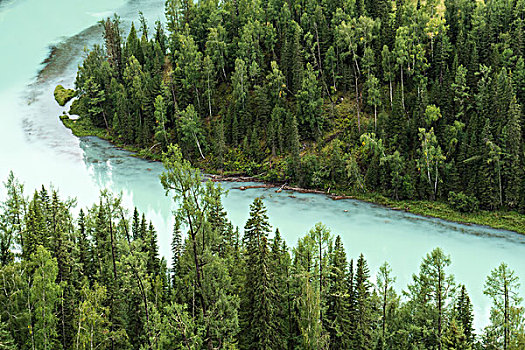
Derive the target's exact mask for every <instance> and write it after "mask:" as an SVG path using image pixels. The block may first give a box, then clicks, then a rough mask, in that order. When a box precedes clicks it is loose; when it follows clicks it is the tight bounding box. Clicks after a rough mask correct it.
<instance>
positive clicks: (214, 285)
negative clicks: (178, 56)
mask: <svg viewBox="0 0 525 350" xmlns="http://www.w3.org/2000/svg"><path fill="white" fill-rule="evenodd" d="M164 164H165V167H166V171H165V172H164V173H163V174H162V175H161V182H162V185H163V186H164V188H165V189H166V195H169V196H173V200H174V201H175V202H176V203H177V207H178V208H179V209H177V210H176V211H175V212H174V218H175V225H174V232H173V240H172V253H173V259H172V263H171V264H170V266H169V267H168V266H167V263H166V260H165V259H164V258H159V254H158V243H157V234H156V232H155V229H154V227H153V226H152V225H151V223H148V221H147V220H146V218H145V217H144V215H140V213H138V212H137V210H136V209H135V211H134V213H133V214H132V215H129V213H128V212H127V210H126V209H124V208H123V207H122V204H121V200H120V198H119V197H118V196H117V197H115V196H113V195H112V194H110V193H108V192H101V195H100V201H99V202H98V203H96V204H94V205H93V206H92V207H91V208H89V209H87V210H80V211H75V210H74V207H75V201H74V200H72V199H67V200H63V199H61V198H60V196H59V195H58V193H57V191H56V190H53V189H51V190H46V189H45V188H44V187H42V189H41V190H40V191H35V192H34V194H33V195H32V196H30V197H26V195H25V194H24V189H23V185H21V184H20V183H19V182H18V181H17V180H16V179H15V178H14V176H13V175H12V174H11V176H10V177H9V178H8V180H7V181H6V182H5V186H6V192H7V196H6V198H5V201H3V202H1V203H0V265H1V266H0V287H1V290H0V349H9V350H13V349H19V350H25V349H27V350H40V349H166V350H167V349H170V350H171V349H311V350H320V349H356V350H357V349H439V350H441V349H449V350H452V349H455V350H468V349H494V350H495V349H504V350H507V349H508V350H510V349H516V350H518V349H523V348H524V347H525V322H524V309H523V307H522V306H521V298H520V297H519V295H518V292H519V281H518V278H517V276H516V274H515V273H514V272H513V271H512V270H511V268H510V267H509V266H507V265H506V264H504V263H502V264H501V265H500V266H498V267H495V268H494V270H493V271H492V272H491V273H490V275H489V276H488V277H487V279H486V283H485V285H484V286H477V287H476V288H483V291H484V293H485V294H486V295H487V297H488V298H490V300H492V308H491V312H490V323H489V325H488V326H487V327H486V328H485V329H480V330H477V331H475V330H474V328H473V306H472V303H471V301H470V298H469V296H468V292H467V290H466V288H465V286H464V285H462V284H461V283H459V282H456V281H455V280H454V276H453V275H451V274H450V273H449V271H448V269H449V267H450V264H451V258H450V257H449V256H448V255H446V253H444V252H443V251H442V250H441V249H439V248H436V249H435V250H433V251H431V252H429V253H428V254H427V255H426V256H425V257H424V258H423V260H422V262H421V266H420V268H419V271H417V272H416V273H415V274H414V275H413V277H412V280H411V282H410V284H409V285H408V286H407V287H406V289H405V290H404V291H403V292H402V294H400V293H398V291H396V290H395V288H394V285H395V281H396V278H395V276H394V274H395V272H393V271H392V269H391V268H390V267H389V265H388V263H386V262H385V263H384V264H383V265H382V266H381V267H380V268H379V271H373V272H371V271H370V270H369V268H368V265H367V261H366V260H365V257H364V256H363V255H362V254H361V255H359V256H357V255H356V256H355V260H354V259H349V258H347V254H346V250H345V248H344V247H343V244H342V242H341V238H340V237H339V236H337V237H335V235H333V234H332V233H331V232H330V231H329V229H328V228H326V227H325V226H324V225H322V224H321V223H319V224H317V225H315V227H313V228H312V229H311V230H310V232H308V233H306V235H305V236H304V237H303V238H301V239H299V241H298V242H297V243H296V245H295V247H294V248H292V249H290V248H289V247H288V246H287V244H286V243H285V242H284V240H283V239H282V238H281V234H280V232H279V230H278V229H276V230H275V231H273V230H272V228H271V227H270V225H269V220H268V216H267V214H266V209H265V206H264V203H263V201H262V200H261V199H260V198H257V199H255V201H254V202H253V204H252V205H251V206H250V208H249V209H250V216H249V219H248V220H247V222H246V225H245V226H244V231H243V234H241V232H240V231H239V229H238V228H234V227H233V225H232V224H231V223H230V222H229V221H228V219H227V218H226V217H227V215H226V212H225V211H224V209H223V206H222V204H221V196H222V195H223V190H222V189H221V187H220V186H217V185H215V184H214V183H212V182H210V181H208V182H204V181H203V179H202V177H201V173H200V171H199V170H197V169H195V168H193V167H192V166H191V164H190V163H189V161H187V160H185V159H183V156H182V153H181V152H180V149H179V148H178V147H176V146H170V147H169V148H168V152H167V153H166V156H165V158H164ZM246 210H248V208H246ZM350 251H353V249H352V248H351V247H350ZM414 269H416V267H414Z"/></svg>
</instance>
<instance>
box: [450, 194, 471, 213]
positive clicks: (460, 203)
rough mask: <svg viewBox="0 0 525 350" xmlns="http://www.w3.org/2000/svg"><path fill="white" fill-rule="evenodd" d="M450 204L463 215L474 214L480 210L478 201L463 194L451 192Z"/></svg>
mask: <svg viewBox="0 0 525 350" xmlns="http://www.w3.org/2000/svg"><path fill="white" fill-rule="evenodd" d="M448 202H449V203H450V205H451V206H452V208H454V209H455V210H457V211H459V212H462V213H472V212H474V211H476V210H478V201H477V200H476V198H474V197H472V196H469V195H466V194H464V193H463V192H459V193H456V192H454V191H451V192H450V193H449V194H448Z"/></svg>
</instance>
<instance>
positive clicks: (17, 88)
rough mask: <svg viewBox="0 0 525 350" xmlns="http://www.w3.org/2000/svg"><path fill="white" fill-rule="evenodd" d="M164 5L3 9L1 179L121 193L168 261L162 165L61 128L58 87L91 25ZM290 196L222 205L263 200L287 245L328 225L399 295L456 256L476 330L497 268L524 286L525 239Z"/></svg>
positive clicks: (236, 216) (235, 197)
mask: <svg viewBox="0 0 525 350" xmlns="http://www.w3.org/2000/svg"><path fill="white" fill-rule="evenodd" d="M162 7H163V1H162V0H160V1H159V0H149V1H146V0H145V1H141V2H140V1H130V2H128V3H125V2H124V1H122V0H90V1H80V0H48V1H42V0H15V1H14V2H13V1H8V2H5V3H3V4H2V5H0V179H5V178H6V177H7V174H8V172H9V171H10V170H13V171H14V172H15V174H16V175H17V176H18V177H19V178H20V180H22V181H23V182H24V183H26V187H27V191H26V192H28V193H30V192H31V191H32V190H33V189H34V188H35V187H38V186H39V185H40V184H42V183H44V184H49V183H51V182H52V183H53V184H54V185H55V187H58V188H59V189H60V191H61V193H62V195H63V196H75V197H77V198H78V201H79V205H80V206H86V205H88V204H91V203H92V202H94V201H95V200H96V198H97V196H98V191H99V189H100V188H110V189H111V190H113V191H115V192H121V191H122V192H123V195H124V199H125V203H126V205H128V206H129V207H130V208H132V207H133V206H134V205H136V206H137V207H138V208H139V209H140V210H141V211H145V212H146V214H147V215H148V217H149V218H151V219H152V220H153V222H154V224H155V226H156V228H157V230H158V231H159V244H160V251H161V253H162V254H163V255H164V256H167V257H169V246H170V236H171V225H172V220H171V215H170V212H171V203H170V200H169V199H167V198H166V197H164V192H163V190H162V188H161V186H160V184H159V182H158V174H160V172H161V171H162V167H161V165H160V164H158V163H150V162H146V161H142V160H139V159H136V158H132V157H129V154H128V153H127V152H125V151H122V150H118V149H116V148H114V147H112V146H111V145H109V144H108V143H107V142H104V141H101V140H98V139H93V138H86V139H83V140H78V139H77V138H75V137H74V136H72V135H71V133H70V132H69V130H67V129H65V128H64V127H63V126H62V124H61V123H60V121H59V120H58V118H57V116H58V115H59V114H61V113H62V111H63V108H60V107H58V105H57V104H56V103H55V102H54V100H53V96H52V91H53V89H54V86H55V85H56V84H57V83H61V84H64V85H66V86H71V85H72V82H73V79H74V75H75V70H76V66H77V65H78V62H79V60H80V58H81V55H82V48H83V47H84V46H85V45H88V46H89V45H91V44H92V43H94V42H96V41H99V39H100V33H99V32H97V30H96V29H95V28H93V27H92V26H93V25H94V24H95V23H96V22H97V21H98V20H99V19H101V17H103V16H108V15H111V14H112V13H113V12H114V11H117V12H118V13H119V14H120V15H121V17H122V18H123V20H124V24H125V25H127V24H129V19H131V18H136V15H137V12H138V10H139V9H141V10H142V11H144V13H145V15H146V17H147V18H149V19H150V25H151V26H153V22H154V21H155V20H156V19H161V18H162ZM88 28H91V29H88ZM79 33H80V34H79ZM77 34H78V35H77ZM73 36H74V37H73ZM51 44H59V47H60V48H61V50H60V51H59V53H58V54H57V56H56V57H55V59H54V60H53V63H52V65H51V66H49V68H48V69H47V70H46V71H45V72H44V73H43V74H41V76H40V79H38V80H36V79H35V77H36V76H37V73H38V71H39V70H40V68H42V67H41V66H40V62H42V61H43V60H44V59H45V58H46V57H47V56H48V53H49V46H50V45H51ZM224 186H225V187H227V188H230V187H232V186H236V185H232V184H225V185H224ZM0 195H3V192H0ZM289 195H290V194H288V193H280V194H277V193H275V192H274V190H258V189H257V190H255V189H254V190H247V191H244V192H242V191H238V190H231V191H230V193H229V195H228V196H227V197H226V198H225V200H224V204H225V207H226V209H227V210H228V212H229V215H230V218H231V220H232V221H233V222H234V224H236V225H239V226H243V225H244V222H245V221H246V219H247V217H248V211H249V204H250V203H251V202H252V201H253V199H254V198H255V197H256V196H263V197H264V201H265V204H266V205H267V207H268V213H269V216H270V219H271V223H272V225H273V227H274V228H275V227H279V229H280V231H281V233H282V234H283V236H284V237H285V238H286V240H287V242H288V244H289V245H293V244H295V242H296V241H297V239H298V238H299V237H300V236H302V235H303V234H304V233H305V232H307V231H308V230H309V229H310V228H311V227H312V226H313V225H314V224H315V223H316V222H319V221H322V222H323V223H325V224H326V225H327V226H328V227H330V228H331V230H332V232H333V233H334V234H339V235H341V236H342V238H343V241H344V244H345V247H346V249H347V252H348V253H349V255H350V256H351V257H354V258H355V257H356V256H357V255H358V254H359V253H361V252H362V253H364V254H365V256H366V258H367V259H368V262H369V264H370V268H371V271H372V272H375V271H376V270H377V268H378V266H379V265H381V264H382V262H383V261H385V260H387V261H388V262H389V263H390V264H391V265H392V268H393V271H394V273H395V274H396V275H397V277H398V282H397V287H398V288H397V289H398V291H400V290H401V289H402V288H405V287H406V284H407V283H408V282H409V281H410V279H411V275H412V274H413V273H415V272H417V270H418V268H419V264H420V262H421V259H422V257H423V256H424V255H425V254H426V253H428V252H429V251H430V250H432V249H433V248H435V247H437V246H440V247H442V248H443V249H444V250H445V251H446V252H447V253H449V254H451V255H452V266H451V269H450V271H451V272H452V273H454V274H455V275H456V280H457V281H459V282H461V283H465V284H466V286H467V288H468V290H469V293H470V294H471V296H472V300H473V302H474V305H475V313H476V319H475V324H476V326H477V327H478V328H480V327H483V326H484V325H486V324H487V321H488V307H489V300H488V298H486V297H485V296H484V295H483V293H482V289H483V284H484V280H485V278H486V276H487V275H488V273H489V271H490V270H491V269H492V268H494V267H496V266H497V265H498V264H499V263H500V262H501V261H505V262H507V263H508V264H509V265H510V266H511V268H513V269H514V270H516V271H517V273H518V275H519V277H520V279H521V280H522V281H523V282H524V283H525V236H521V235H518V234H515V233H510V232H502V231H497V230H491V229H486V228H481V227H469V226H464V225H457V224H452V223H448V222H444V221H441V220H433V219H427V218H422V217H418V216H415V215H411V214H406V213H402V212H396V211H392V210H387V209H385V208H382V207H379V206H375V205H371V204H367V203H362V202H358V201H352V200H344V201H332V200H330V199H328V198H326V197H324V196H318V195H307V194H294V196H296V198H290V197H289ZM344 210H347V211H348V212H344ZM522 295H524V296H525V288H522Z"/></svg>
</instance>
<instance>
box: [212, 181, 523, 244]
mask: <svg viewBox="0 0 525 350" xmlns="http://www.w3.org/2000/svg"><path fill="white" fill-rule="evenodd" d="M207 177H208V178H209V179H210V180H211V181H213V182H237V183H243V182H255V183H261V185H254V186H239V187H234V188H233V189H236V190H241V191H245V190H249V189H258V188H267V189H270V188H278V189H277V190H276V191H275V192H276V193H281V192H282V191H291V192H298V193H310V194H319V195H324V196H327V197H328V198H330V199H332V200H344V199H349V200H355V201H360V202H365V203H370V204H374V205H378V206H380V207H383V208H385V209H389V210H395V211H400V212H405V213H410V214H413V215H417V216H422V217H425V218H429V219H438V220H443V221H446V222H449V223H454V224H460V225H465V226H469V227H472V226H480V227H483V228H489V229H493V230H502V231H507V232H513V233H517V234H521V235H523V234H525V228H522V230H519V228H518V229H516V230H513V229H509V228H508V226H506V225H501V226H499V225H498V226H495V225H489V224H488V223H482V222H479V221H478V220H475V219H474V215H481V216H482V217H485V215H483V214H485V213H492V214H495V213H511V212H499V211H498V212H488V211H478V212H474V213H460V212H458V211H453V210H452V211H453V212H454V213H455V214H456V215H459V216H463V217H464V219H459V220H454V219H451V218H450V217H447V216H446V215H439V213H438V212H434V214H435V215H432V214H428V213H426V212H424V211H422V210H417V209H415V208H411V207H409V206H407V205H405V206H404V207H403V205H400V204H408V205H410V204H412V205H414V204H416V205H418V204H420V205H424V206H426V205H427V204H429V202H426V201H421V200H409V201H396V200H393V199H389V198H387V197H383V196H381V197H382V198H381V199H383V201H378V200H373V199H372V198H371V196H366V195H365V196H355V195H337V194H333V193H329V192H327V191H322V190H318V189H306V188H300V187H292V186H288V185H287V184H280V183H275V182H267V181H264V180H261V179H258V178H256V177H251V176H239V175H207ZM372 196H377V194H373V195H372ZM430 204H438V205H446V204H445V203H442V202H430ZM427 209H428V210H432V208H427ZM518 215H519V214H518ZM469 217H470V218H469ZM469 219H470V220H469ZM523 219H524V220H525V218H523Z"/></svg>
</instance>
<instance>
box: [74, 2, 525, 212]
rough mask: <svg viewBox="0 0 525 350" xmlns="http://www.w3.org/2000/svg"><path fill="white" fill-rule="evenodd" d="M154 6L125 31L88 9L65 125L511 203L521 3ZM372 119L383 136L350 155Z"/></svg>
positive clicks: (516, 168) (373, 193) (304, 174)
mask: <svg viewBox="0 0 525 350" xmlns="http://www.w3.org/2000/svg"><path fill="white" fill-rule="evenodd" d="M165 9H166V16H167V17H166V18H167V19H168V21H167V23H166V30H165V29H164V28H163V26H162V24H160V23H157V24H156V27H155V33H154V35H148V30H147V23H146V22H145V20H144V18H143V17H142V20H141V21H140V28H138V27H137V28H138V29H139V30H138V31H137V28H135V25H132V26H131V29H130V31H129V33H126V34H127V35H126V36H125V37H126V39H125V40H124V39H123V33H121V31H120V20H119V19H118V17H115V18H112V19H110V18H108V19H106V20H104V21H102V22H101V25H102V28H103V31H104V36H103V37H104V45H103V46H98V45H97V46H94V47H93V48H92V50H91V51H89V53H87V55H86V58H85V59H84V61H83V62H82V64H81V65H80V67H79V71H78V74H77V79H76V81H75V88H76V91H78V99H76V100H75V101H74V103H73V106H72V110H71V113H75V114H78V115H79V116H80V119H79V120H78V121H77V122H76V123H75V122H73V121H69V120H67V119H65V118H64V123H65V124H66V125H67V126H69V127H71V128H72V129H73V130H74V132H75V133H76V134H79V135H97V136H103V137H105V138H107V139H109V140H111V141H113V142H116V143H117V144H119V145H120V146H126V147H130V148H131V149H134V150H137V151H139V153H138V154H139V156H146V157H149V158H153V159H160V158H161V154H162V152H164V151H166V149H167V146H168V145H169V144H171V143H176V144H179V145H180V147H181V149H182V151H183V153H184V156H185V157H186V158H187V159H189V160H191V161H193V162H194V163H195V164H196V165H197V166H199V167H201V168H204V169H206V170H207V171H210V172H217V171H219V172H220V171H222V172H224V173H231V172H236V173H239V172H242V173H244V174H248V175H259V176H260V177H261V178H266V179H272V180H273V181H276V182H283V183H285V182H287V183H294V184H295V185H299V186H304V187H315V188H318V189H328V188H330V190H331V191H337V192H340V193H342V192H345V193H348V194H350V195H359V196H362V195H363V194H365V195H367V196H368V197H369V198H373V197H378V198H379V197H381V196H387V197H389V198H390V199H396V200H397V199H403V198H407V199H413V200H426V199H431V200H432V201H437V202H439V201H441V202H446V201H447V200H448V197H449V193H450V192H451V191H452V192H455V193H464V194H465V195H466V196H469V197H472V198H473V199H474V200H477V201H479V206H480V208H482V209H486V210H491V211H494V210H518V211H523V210H524V209H525V204H524V203H525V190H524V187H525V186H524V185H523V181H522V177H523V164H524V163H525V160H524V152H523V137H524V135H523V128H522V125H521V124H522V123H523V105H524V104H525V97H524V96H525V94H524V91H525V83H524V82H525V78H524V77H525V73H524V72H525V68H524V63H523V62H524V59H523V46H524V45H523V35H522V33H521V29H523V26H524V24H523V4H522V3H521V1H518V2H516V1H515V2H512V3H506V2H504V1H502V0H497V1H492V2H490V3H489V2H472V1H470V2H469V1H464V0H460V1H448V0H446V1H444V2H443V3H439V2H438V1H426V2H425V1H419V2H416V1H396V2H395V6H394V5H393V4H392V3H391V2H389V1H383V0H381V1H369V0H366V1H365V0H360V1H357V2H354V3H350V2H345V1H343V2H330V1H322V2H319V3H314V2H305V3H300V4H299V3H296V2H282V1H273V0H272V1H270V2H269V3H268V4H266V3H264V4H262V3H259V2H253V1H241V2H238V1H232V0H226V1H223V2H221V1H219V2H217V1H202V2H196V3H192V2H191V1H186V0H184V1H167V2H166V4H165ZM159 97H161V98H162V99H159ZM161 101H162V102H161ZM88 121H89V122H90V123H91V125H88ZM372 125H373V127H372ZM101 129H102V130H105V133H104V132H102V131H101ZM372 131H373V132H374V134H375V137H374V138H375V139H376V141H377V142H378V143H379V142H380V143H381V144H382V145H383V146H384V150H383V151H382V153H381V154H377V153H374V154H372V153H368V152H367V153H365V154H362V153H361V152H360V151H361V150H362V149H363V148H362V137H363V135H367V134H370V133H371V132H372ZM331 151H333V154H329V152H331ZM277 164H278V165H279V166H278V167H277V166H276V165H277ZM343 169H345V170H346V171H345V170H343ZM509 215H513V214H509Z"/></svg>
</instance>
